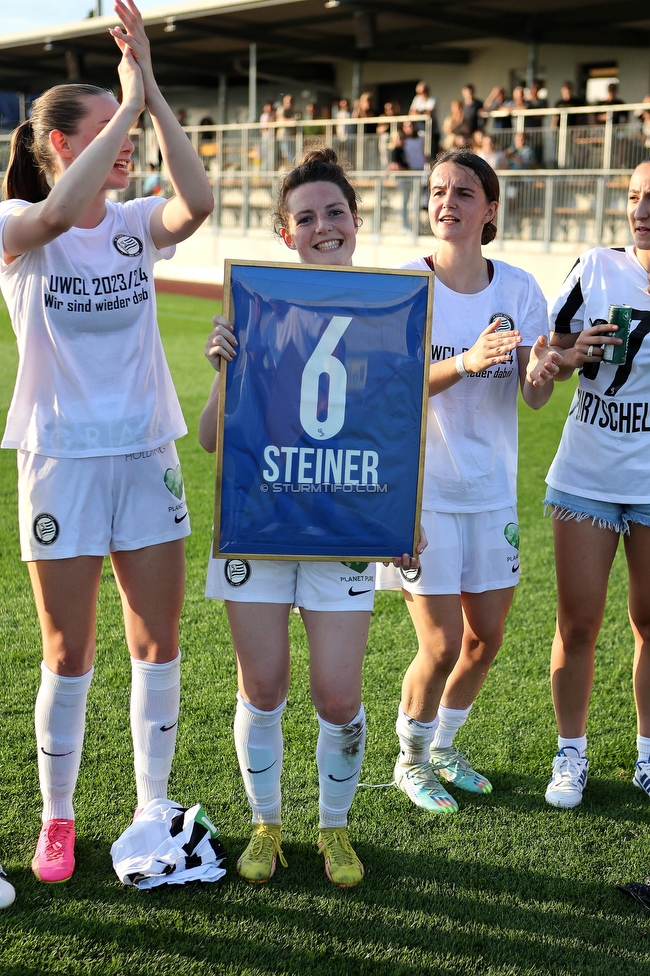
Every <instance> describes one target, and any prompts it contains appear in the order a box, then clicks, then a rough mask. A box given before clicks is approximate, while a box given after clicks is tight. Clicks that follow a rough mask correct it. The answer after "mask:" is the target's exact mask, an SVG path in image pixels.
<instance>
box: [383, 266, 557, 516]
mask: <svg viewBox="0 0 650 976" xmlns="http://www.w3.org/2000/svg"><path fill="white" fill-rule="evenodd" d="M493 265H494V277H493V279H492V281H491V282H490V284H489V285H488V286H487V288H484V289H483V291H480V292H477V293H476V294H474V295H463V294H460V293H459V292H455V291H452V290H451V289H450V288H447V286H446V285H444V284H443V283H442V282H441V281H440V279H439V278H436V282H435V287H434V299H433V329H432V335H431V360H432V362H434V363H436V362H440V361H441V360H443V359H449V358H450V357H451V356H457V355H458V354H459V353H461V352H464V351H465V350H467V349H469V348H470V346H472V345H473V344H474V343H475V342H476V339H477V338H478V336H479V335H480V333H481V332H482V331H483V330H484V329H485V328H487V326H488V325H489V324H490V322H492V321H494V319H496V318H497V317H501V319H502V326H503V325H504V324H505V322H506V321H509V323H511V328H514V329H519V331H520V332H521V335H522V345H523V346H532V345H533V344H534V342H535V340H536V339H537V338H538V336H540V335H547V334H548V322H547V309H546V300H545V298H544V296H543V294H542V292H541V290H540V288H539V286H538V284H537V282H536V281H535V279H534V278H533V276H532V275H530V274H528V273H527V272H525V271H522V270H521V269H519V268H513V267H512V266H511V265H509V264H506V263H505V262H503V261H494V262H493ZM401 267H402V268H405V269H417V270H418V271H425V270H427V267H428V265H427V263H426V261H425V260H424V258H417V259H416V260H414V261H409V262H408V263H407V264H403V265H401ZM512 358H513V361H512V362H511V363H504V364H502V365H500V366H492V367H490V368H489V369H486V370H484V371H483V372H481V373H477V374H474V375H471V376H468V377H467V378H466V379H462V380H459V382H458V383H454V384H453V386H451V387H449V389H447V390H443V392H442V393H438V394H436V395H435V396H433V397H430V398H429V408H428V417H427V448H426V460H425V475H424V493H423V497H422V507H423V508H424V509H427V510H428V511H434V512H488V511H495V510H496V509H499V508H505V507H506V506H508V505H515V504H516V501H517V397H518V390H519V374H518V368H517V356H516V353H513V357H512Z"/></svg>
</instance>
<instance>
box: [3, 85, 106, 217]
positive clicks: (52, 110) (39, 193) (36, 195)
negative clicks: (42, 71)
mask: <svg viewBox="0 0 650 976" xmlns="http://www.w3.org/2000/svg"><path fill="white" fill-rule="evenodd" d="M106 94H107V92H106V89H104V88H97V87H96V86H95V85H56V86H55V87H54V88H50V89H48V91H46V92H43V94H42V95H41V96H40V97H39V98H37V99H36V101H35V102H34V106H33V109H32V114H31V118H29V119H27V120H26V121H25V122H21V124H20V125H19V126H18V128H17V129H16V130H15V132H14V134H13V136H12V138H11V154H10V157H9V165H8V166H7V172H6V174H5V179H4V184H3V192H4V198H5V200H16V199H18V200H27V201H29V203H39V202H40V201H41V200H44V199H45V198H46V196H47V195H48V193H49V192H50V183H49V182H48V176H54V175H55V173H56V154H55V152H54V150H53V149H52V146H51V144H50V132H52V130H53V129H58V130H59V132H63V134H64V135H66V136H72V135H74V134H75V133H76V131H77V129H78V127H79V123H80V121H81V120H82V119H83V117H84V116H85V115H86V113H87V111H88V108H87V105H86V100H87V99H88V98H89V97H93V96H97V95H106Z"/></svg>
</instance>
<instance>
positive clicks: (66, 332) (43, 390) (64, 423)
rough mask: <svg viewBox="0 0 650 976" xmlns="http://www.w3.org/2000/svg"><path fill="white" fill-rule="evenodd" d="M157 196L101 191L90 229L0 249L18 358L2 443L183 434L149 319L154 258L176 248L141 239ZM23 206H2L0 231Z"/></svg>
mask: <svg viewBox="0 0 650 976" xmlns="http://www.w3.org/2000/svg"><path fill="white" fill-rule="evenodd" d="M160 205H161V201H160V198H156V197H149V198H146V199H138V200H131V201H129V202H128V203H125V204H118V203H113V202H111V201H107V202H106V216H105V217H104V219H103V220H102V222H101V223H100V224H99V225H98V226H97V227H93V228H81V227H73V228H71V229H70V230H69V231H67V232H66V233H64V234H61V235H60V236H59V237H57V238H55V240H53V241H51V242H50V243H49V244H46V245H44V246H43V247H40V248H37V249H36V250H35V251H30V252H29V253H27V254H23V255H21V256H20V257H18V258H17V259H16V260H15V261H13V262H12V263H11V264H6V263H5V262H4V260H2V259H1V258H0V287H1V288H2V293H3V295H4V298H5V301H6V303H7V306H8V308H9V313H10V316H11V321H12V324H13V328H14V332H15V333H16V338H17V340H18V352H19V357H20V358H19V364H18V374H17V377H16V385H15V389H14V394H13V399H12V401H11V406H10V408H9V415H8V417H7V425H6V428H5V434H4V438H3V441H2V447H7V448H17V449H19V450H23V451H30V452H32V453H35V454H44V455H46V456H48V457H99V456H104V455H115V454H129V453H132V452H135V451H141V450H145V449H152V448H155V447H159V446H160V445H162V444H167V443H168V442H169V441H172V440H174V439H175V438H177V437H181V436H182V435H183V434H186V433H187V428H186V426H185V421H184V420H183V415H182V413H181V408H180V404H179V402H178V397H177V396H176V391H175V390H174V386H173V383H172V379H171V375H170V373H169V368H168V366H167V362H166V360H165V355H164V352H163V347H162V342H161V339H160V333H159V331H158V324H157V319H156V296H155V289H154V280H153V265H154V262H155V261H157V260H159V259H160V258H170V257H171V256H172V255H173V253H174V248H173V247H167V248H164V249H163V250H160V251H159V250H158V249H157V248H156V247H155V245H154V243H153V241H152V239H151V233H150V227H149V225H150V220H151V214H152V212H153V210H154V209H155V208H156V207H158V206H160ZM25 206H29V204H27V203H25V201H21V200H7V201H5V202H4V203H1V204H0V239H1V238H2V234H3V231H4V224H5V221H6V219H7V217H8V216H9V215H10V214H11V213H14V212H15V211H17V210H19V209H21V208H22V207H25Z"/></svg>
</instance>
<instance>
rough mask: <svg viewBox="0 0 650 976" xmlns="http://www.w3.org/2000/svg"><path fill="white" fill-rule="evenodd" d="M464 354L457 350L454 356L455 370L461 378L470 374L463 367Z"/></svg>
mask: <svg viewBox="0 0 650 976" xmlns="http://www.w3.org/2000/svg"><path fill="white" fill-rule="evenodd" d="M464 355H465V354H464V353H462V352H459V353H458V355H457V356H456V372H457V373H458V375H459V376H462V378H463V379H465V378H466V377H467V376H469V375H470V374H469V372H468V371H467V370H466V369H465V360H464Z"/></svg>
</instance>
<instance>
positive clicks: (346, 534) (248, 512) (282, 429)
mask: <svg viewBox="0 0 650 976" xmlns="http://www.w3.org/2000/svg"><path fill="white" fill-rule="evenodd" d="M432 307H433V275H432V274H430V273H429V272H424V271H384V270H376V269H366V268H339V267H323V266H321V265H305V264H302V265H295V264H267V263H262V262H259V263H258V262H246V261H226V268H225V276H224V315H225V316H226V317H227V318H229V319H230V321H231V322H232V323H233V326H234V330H235V336H236V338H237V342H238V346H237V357H236V358H235V360H234V361H233V362H232V363H226V362H225V361H224V360H222V361H221V386H220V394H219V396H220V400H219V421H218V430H217V483H216V499H215V518H214V525H215V537H214V546H213V556H214V557H217V558H218V557H229V558H232V557H233V556H239V557H242V558H244V557H245V558H253V559H254V558H256V557H257V558H264V559H269V558H280V559H283V558H284V559H328V560H331V559H337V560H352V561H353V560H366V561H372V560H385V559H392V558H393V557H394V556H399V555H401V554H402V553H404V552H409V553H414V552H415V546H416V544H417V542H418V540H419V528H420V507H421V496H422V478H423V469H424V463H423V462H424V449H425V424H426V406H427V396H428V380H429V369H428V367H429V355H430V348H431V341H430V337H431V314H432Z"/></svg>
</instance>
